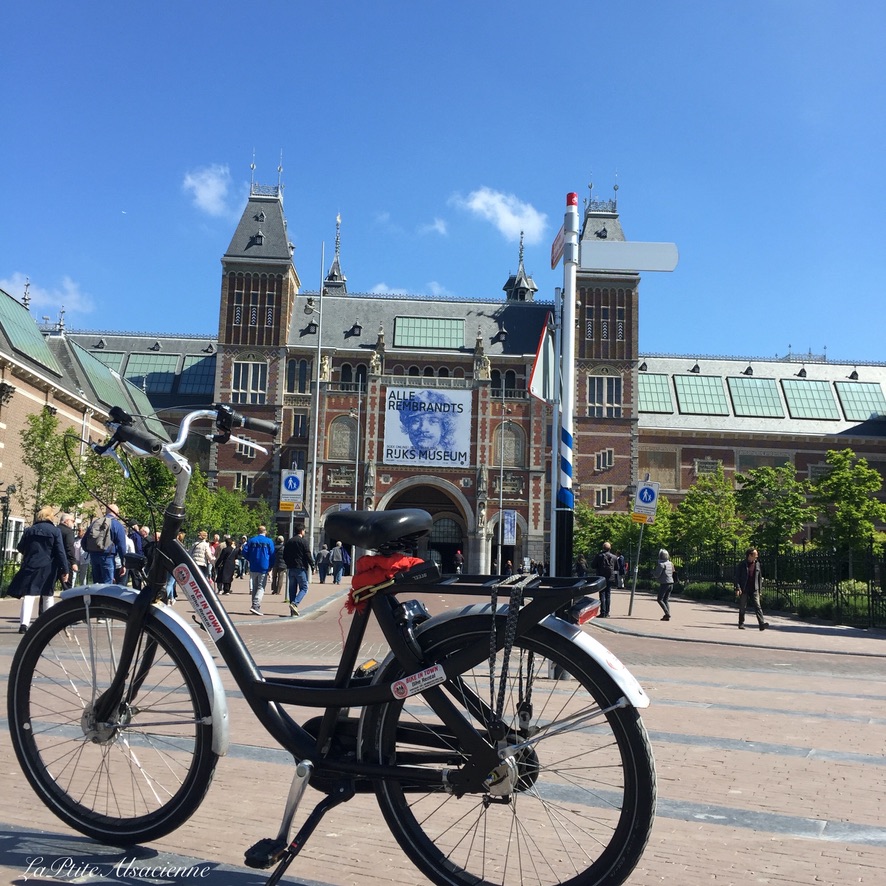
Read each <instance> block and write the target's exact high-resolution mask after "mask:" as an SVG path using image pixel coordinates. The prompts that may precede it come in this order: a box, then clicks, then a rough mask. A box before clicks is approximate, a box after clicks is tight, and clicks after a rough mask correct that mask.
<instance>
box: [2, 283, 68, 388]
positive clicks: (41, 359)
mask: <svg viewBox="0 0 886 886" xmlns="http://www.w3.org/2000/svg"><path fill="white" fill-rule="evenodd" d="M0 325H2V326H3V332H4V333H5V334H6V337H7V338H8V339H9V344H10V345H12V348H13V350H15V351H18V352H19V353H20V354H22V355H23V356H25V357H28V358H29V359H31V360H34V361H35V362H37V363H39V364H40V365H41V366H43V367H44V368H46V369H48V370H49V371H50V372H53V373H55V374H56V375H62V374H63V373H62V368H61V366H59V365H58V361H57V360H56V359H55V357H54V356H53V354H52V351H50V350H49V345H48V344H46V339H45V338H43V334H42V333H41V332H40V330H39V329H38V328H37V324H36V323H35V322H34V318H33V317H32V316H31V315H30V313H28V309H27V308H26V307H25V306H24V305H21V304H19V303H18V302H17V301H16V300H15V299H14V298H13V297H12V296H11V295H7V294H6V293H0Z"/></svg>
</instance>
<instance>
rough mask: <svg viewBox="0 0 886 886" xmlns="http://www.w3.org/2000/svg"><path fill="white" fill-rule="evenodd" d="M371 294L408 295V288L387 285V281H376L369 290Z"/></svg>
mask: <svg viewBox="0 0 886 886" xmlns="http://www.w3.org/2000/svg"><path fill="white" fill-rule="evenodd" d="M369 292H370V294H372V295H408V294H409V290H408V289H404V288H402V287H398V286H388V284H387V283H376V284H375V286H373V287H372V289H370V290H369Z"/></svg>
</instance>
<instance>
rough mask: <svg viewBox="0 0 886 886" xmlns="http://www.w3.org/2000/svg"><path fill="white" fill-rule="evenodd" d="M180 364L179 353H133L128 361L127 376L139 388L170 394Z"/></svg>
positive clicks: (153, 392)
mask: <svg viewBox="0 0 886 886" xmlns="http://www.w3.org/2000/svg"><path fill="white" fill-rule="evenodd" d="M177 366H178V354H132V355H130V357H129V360H128V361H127V363H126V372H125V377H126V380H127V381H130V382H132V383H133V384H134V385H135V386H136V387H137V388H141V387H142V386H144V390H146V391H147V392H148V393H151V394H169V393H171V392H172V382H173V380H174V379H175V370H176V367H177Z"/></svg>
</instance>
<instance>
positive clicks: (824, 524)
mask: <svg viewBox="0 0 886 886" xmlns="http://www.w3.org/2000/svg"><path fill="white" fill-rule="evenodd" d="M825 461H826V463H827V464H828V466H829V467H830V471H828V472H827V473H826V474H824V475H822V476H821V477H819V478H818V480H816V481H815V482H814V483H813V485H812V500H813V502H814V504H815V505H816V507H817V508H818V519H819V526H820V533H819V536H818V539H819V541H820V543H821V544H823V545H825V546H827V547H831V548H835V549H836V550H838V551H843V552H845V554H846V555H847V557H848V558H849V576H850V578H851V577H852V560H853V554H855V553H858V552H861V551H863V550H865V548H866V547H867V546H868V544H870V542H871V539H872V538H874V524H876V523H881V524H882V523H883V522H886V504H883V502H881V501H879V500H878V499H877V498H876V495H877V493H878V492H879V491H880V490H881V489H882V487H883V478H882V477H881V476H880V474H879V473H878V472H877V471H875V470H874V469H873V468H872V467H870V466H869V465H868V463H867V459H865V458H863V457H859V456H857V455H856V454H855V453H854V452H853V451H852V450H851V449H842V450H839V451H838V450H831V451H830V452H828V454H827V455H826V456H825Z"/></svg>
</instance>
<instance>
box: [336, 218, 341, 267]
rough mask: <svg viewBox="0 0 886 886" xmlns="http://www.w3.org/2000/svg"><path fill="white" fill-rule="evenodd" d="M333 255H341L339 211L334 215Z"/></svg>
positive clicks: (338, 256)
mask: <svg viewBox="0 0 886 886" xmlns="http://www.w3.org/2000/svg"><path fill="white" fill-rule="evenodd" d="M335 257H336V258H340V257H341V213H340V212H339V213H338V215H336V217H335Z"/></svg>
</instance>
